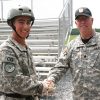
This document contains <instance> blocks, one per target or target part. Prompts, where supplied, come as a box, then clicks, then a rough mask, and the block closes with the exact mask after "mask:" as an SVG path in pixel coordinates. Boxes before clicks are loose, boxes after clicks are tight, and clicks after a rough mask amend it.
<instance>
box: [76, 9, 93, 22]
mask: <svg viewBox="0 0 100 100" xmlns="http://www.w3.org/2000/svg"><path fill="white" fill-rule="evenodd" d="M82 15H83V16H87V17H90V16H92V13H91V11H90V10H89V9H88V8H87V7H81V8H78V9H77V10H76V12H75V20H76V19H77V18H78V17H79V16H82Z"/></svg>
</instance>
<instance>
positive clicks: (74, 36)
mask: <svg viewBox="0 0 100 100" xmlns="http://www.w3.org/2000/svg"><path fill="white" fill-rule="evenodd" d="M77 36H78V35H70V37H69V38H70V39H69V42H70V41H71V40H73V39H75V38H76V37H77ZM67 43H68V40H65V44H67Z"/></svg>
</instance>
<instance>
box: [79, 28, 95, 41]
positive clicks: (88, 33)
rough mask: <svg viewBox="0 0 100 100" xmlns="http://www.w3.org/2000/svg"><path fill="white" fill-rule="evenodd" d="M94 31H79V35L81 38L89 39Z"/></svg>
mask: <svg viewBox="0 0 100 100" xmlns="http://www.w3.org/2000/svg"><path fill="white" fill-rule="evenodd" d="M94 33H95V32H94V30H92V31H88V32H83V33H80V35H81V38H82V39H89V38H91V37H93V35H94Z"/></svg>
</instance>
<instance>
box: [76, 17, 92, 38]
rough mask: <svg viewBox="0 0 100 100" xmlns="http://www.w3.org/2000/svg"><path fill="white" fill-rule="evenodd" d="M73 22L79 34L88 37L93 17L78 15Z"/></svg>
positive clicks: (90, 32)
mask: <svg viewBox="0 0 100 100" xmlns="http://www.w3.org/2000/svg"><path fill="white" fill-rule="evenodd" d="M75 24H76V26H77V28H78V29H79V31H80V34H81V35H84V36H86V37H88V35H90V34H92V24H93V18H91V17H87V16H79V17H78V18H77V19H76V20H75Z"/></svg>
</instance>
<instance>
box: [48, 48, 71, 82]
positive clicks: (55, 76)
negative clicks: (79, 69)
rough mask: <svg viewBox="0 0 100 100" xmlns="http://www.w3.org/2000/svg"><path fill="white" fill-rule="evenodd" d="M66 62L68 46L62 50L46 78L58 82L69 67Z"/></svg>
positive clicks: (67, 61)
mask: <svg viewBox="0 0 100 100" xmlns="http://www.w3.org/2000/svg"><path fill="white" fill-rule="evenodd" d="M68 63H69V53H68V48H67V47H66V48H65V49H64V50H62V52H61V55H60V57H59V59H58V62H57V64H56V65H55V66H54V67H53V68H52V69H51V70H50V72H49V75H48V79H49V80H53V81H54V82H55V83H56V82H58V81H59V80H60V78H61V77H62V76H63V75H64V74H65V73H66V72H67V70H68V69H69V64H68Z"/></svg>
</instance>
